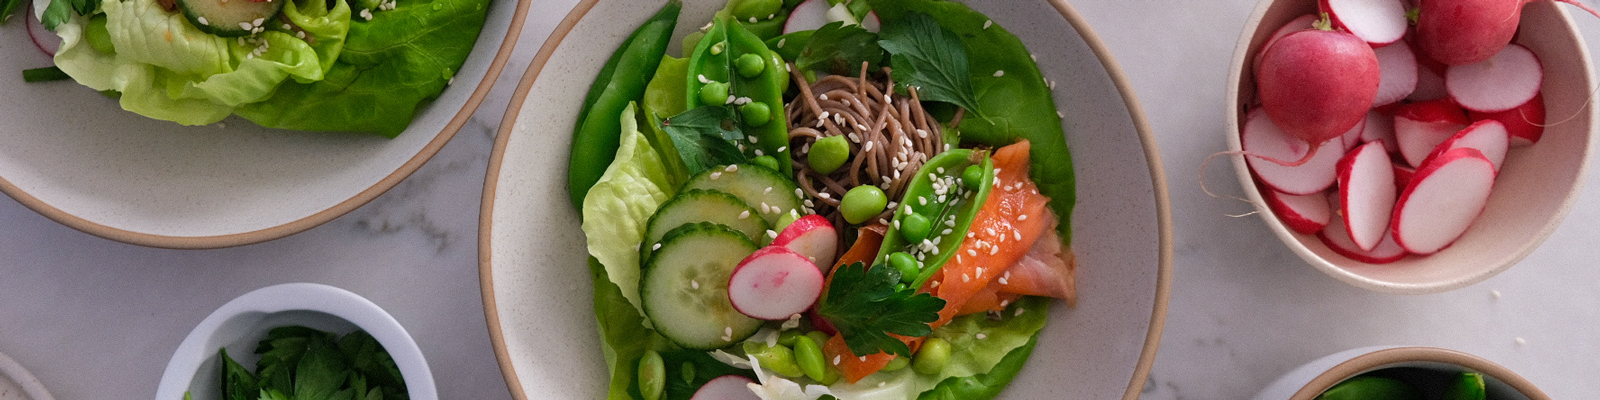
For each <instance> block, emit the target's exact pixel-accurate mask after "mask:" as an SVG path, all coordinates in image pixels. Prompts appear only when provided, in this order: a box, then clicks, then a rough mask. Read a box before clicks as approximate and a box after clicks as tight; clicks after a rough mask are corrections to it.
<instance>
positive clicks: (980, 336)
mask: <svg viewBox="0 0 1600 400" xmlns="http://www.w3.org/2000/svg"><path fill="white" fill-rule="evenodd" d="M1002 307H1003V306H1002ZM972 337H975V338H978V340H983V339H988V338H989V335H985V334H982V333H979V334H977V335H973V336H972Z"/></svg>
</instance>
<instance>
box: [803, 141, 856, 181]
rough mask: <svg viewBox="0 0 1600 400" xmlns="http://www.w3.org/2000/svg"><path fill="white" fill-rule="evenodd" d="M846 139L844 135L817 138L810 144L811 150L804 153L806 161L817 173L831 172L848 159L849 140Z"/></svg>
mask: <svg viewBox="0 0 1600 400" xmlns="http://www.w3.org/2000/svg"><path fill="white" fill-rule="evenodd" d="M846 140H847V139H845V138H844V136H829V137H825V138H821V139H817V142H816V143H812V144H811V151H810V152H808V153H806V162H808V163H810V164H811V169H813V170H816V171H817V173H819V174H823V175H827V174H831V173H833V171H834V170H837V169H839V167H842V166H844V162H845V161H846V160H849V159H850V142H847V141H846Z"/></svg>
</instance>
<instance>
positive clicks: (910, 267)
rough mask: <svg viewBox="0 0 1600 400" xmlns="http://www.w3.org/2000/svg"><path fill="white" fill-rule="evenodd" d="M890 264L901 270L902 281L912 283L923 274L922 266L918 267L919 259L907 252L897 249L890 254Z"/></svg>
mask: <svg viewBox="0 0 1600 400" xmlns="http://www.w3.org/2000/svg"><path fill="white" fill-rule="evenodd" d="M889 266H891V267H894V269H895V270H897V271H900V282H901V283H911V282H914V281H916V280H917V275H921V274H920V272H921V268H917V259H916V258H914V257H912V256H911V254H907V253H906V252H902V251H897V252H894V254H890V255H889Z"/></svg>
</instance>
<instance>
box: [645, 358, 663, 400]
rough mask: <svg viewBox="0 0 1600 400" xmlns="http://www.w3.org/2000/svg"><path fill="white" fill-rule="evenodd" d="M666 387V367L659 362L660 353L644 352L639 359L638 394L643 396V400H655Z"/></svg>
mask: <svg viewBox="0 0 1600 400" xmlns="http://www.w3.org/2000/svg"><path fill="white" fill-rule="evenodd" d="M666 387H667V365H666V362H665V361H662V360H661V353H657V352H656V351H655V350H645V351H644V357H641V358H639V394H641V395H644V400H657V399H660V398H661V392H662V391H663V390H665V389H666Z"/></svg>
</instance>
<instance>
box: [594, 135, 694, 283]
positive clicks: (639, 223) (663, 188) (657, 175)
mask: <svg viewBox="0 0 1600 400" xmlns="http://www.w3.org/2000/svg"><path fill="white" fill-rule="evenodd" d="M637 108H638V106H637V105H636V104H633V103H630V104H628V108H626V109H623V111H622V116H621V118H622V138H621V141H620V143H621V145H620V146H619V147H618V148H617V157H616V159H615V160H614V161H612V162H611V165H610V166H608V167H606V172H605V173H604V174H601V175H600V181H599V182H595V184H594V187H591V188H589V193H588V194H587V195H585V196H584V198H583V217H584V218H583V234H584V235H585V236H587V237H588V246H589V254H590V255H592V256H594V258H595V259H597V260H599V261H600V264H601V265H604V266H605V269H606V274H607V276H609V277H610V279H611V281H612V282H613V283H615V284H616V285H617V287H618V288H620V290H621V291H622V296H623V297H624V298H626V299H628V303H630V304H632V305H633V306H634V308H635V309H637V310H638V312H639V314H641V315H643V313H644V307H643V306H642V305H641V303H640V302H639V243H640V242H643V241H644V231H645V225H646V223H648V222H650V216H651V215H652V214H655V211H656V208H657V207H660V206H661V203H663V202H666V201H667V199H669V198H671V197H672V192H673V191H674V188H673V187H672V186H670V185H669V183H668V182H669V181H668V178H667V175H666V173H665V170H666V167H665V164H663V163H662V161H661V155H660V154H657V153H656V151H655V149H654V148H651V147H650V142H649V141H648V140H646V139H645V137H644V134H642V133H640V132H639V123H638V122H637V120H636V119H634V118H635V116H634V113H635V110H637Z"/></svg>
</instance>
